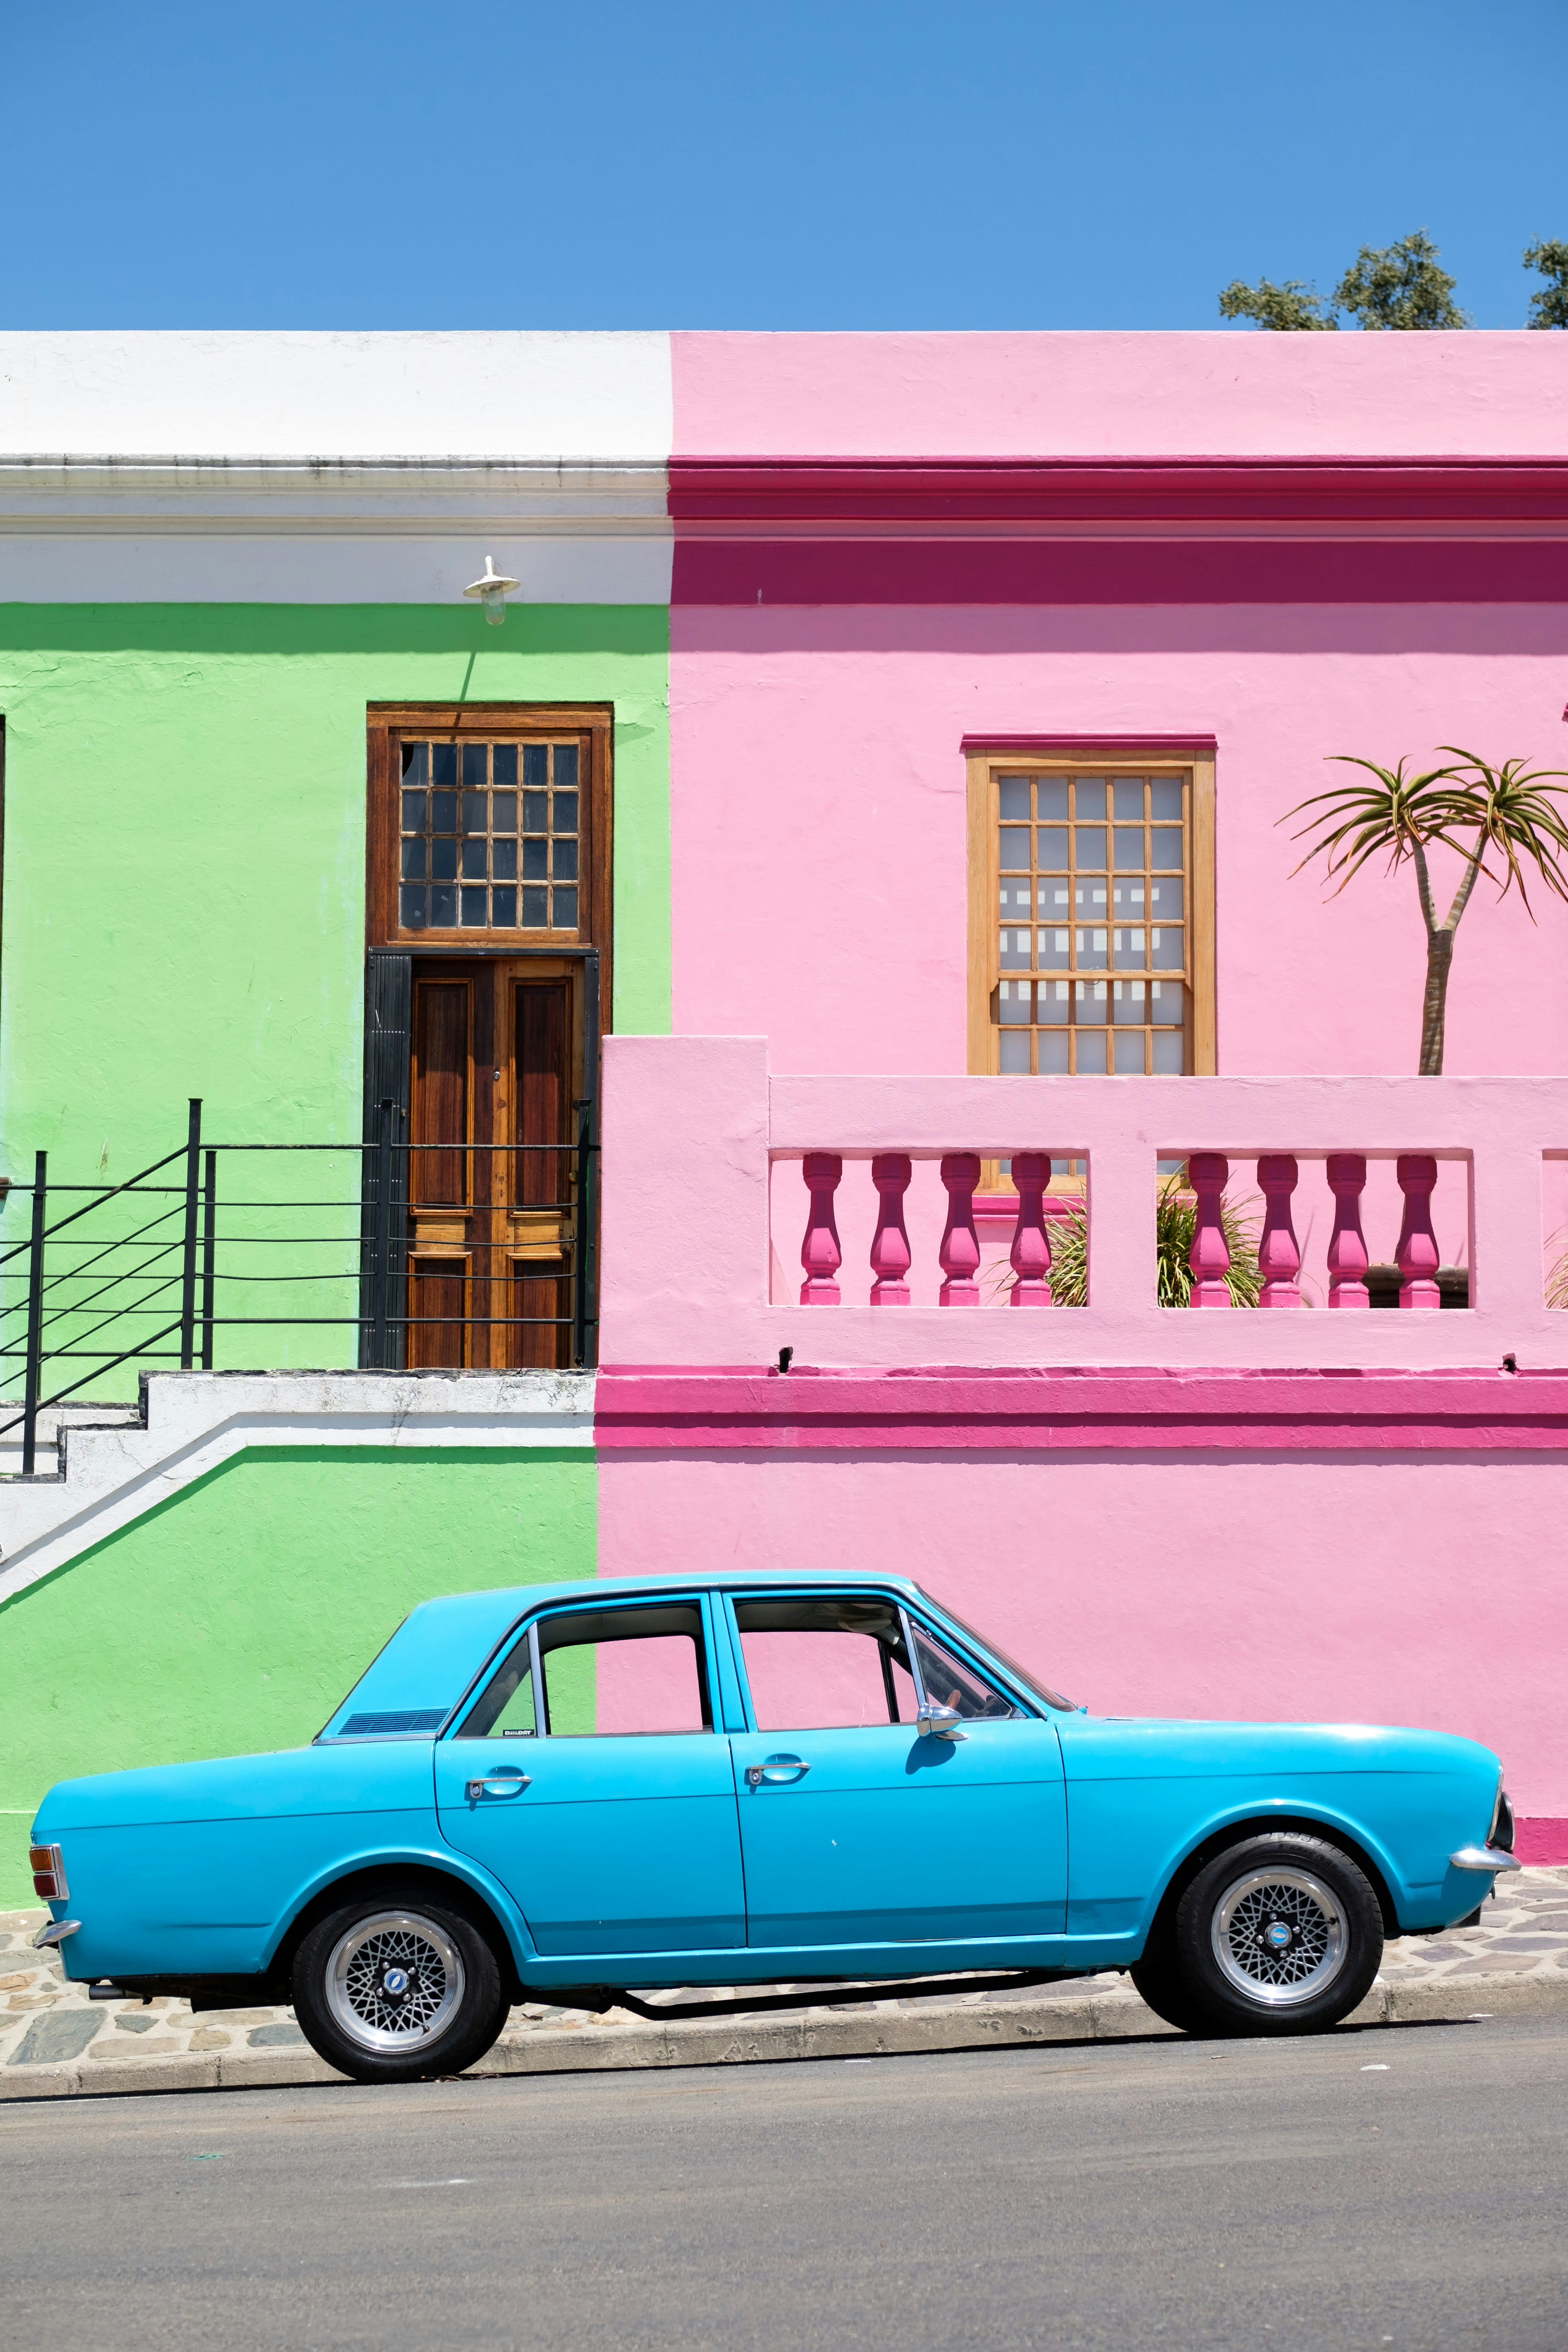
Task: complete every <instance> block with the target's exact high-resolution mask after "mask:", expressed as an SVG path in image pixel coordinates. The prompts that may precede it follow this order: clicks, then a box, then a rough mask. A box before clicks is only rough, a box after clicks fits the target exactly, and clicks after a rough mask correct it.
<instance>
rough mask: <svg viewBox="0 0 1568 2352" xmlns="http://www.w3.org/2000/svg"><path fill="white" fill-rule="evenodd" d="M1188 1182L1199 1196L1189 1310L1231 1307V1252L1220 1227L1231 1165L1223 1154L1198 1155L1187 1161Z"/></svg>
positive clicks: (1189, 1254) (1189, 1258) (1191, 1254)
mask: <svg viewBox="0 0 1568 2352" xmlns="http://www.w3.org/2000/svg"><path fill="white" fill-rule="evenodd" d="M1187 1181H1188V1182H1189V1184H1191V1186H1192V1188H1193V1190H1194V1192H1195V1193H1196V1194H1197V1196H1198V1202H1197V1213H1196V1215H1195V1217H1194V1223H1193V1245H1192V1247H1191V1249H1190V1250H1189V1251H1188V1252H1187V1264H1188V1265H1190V1266H1191V1267H1192V1269H1193V1288H1192V1296H1191V1297H1189V1299H1188V1301H1187V1304H1188V1306H1189V1307H1228V1306H1230V1305H1231V1303H1232V1302H1231V1296H1230V1285H1229V1284H1228V1283H1227V1282H1226V1278H1225V1277H1226V1274H1227V1273H1228V1272H1229V1271H1230V1250H1229V1246H1228V1244H1226V1238H1225V1228H1224V1226H1223V1225H1222V1224H1221V1223H1220V1215H1219V1204H1220V1195H1221V1194H1222V1193H1223V1192H1224V1191H1225V1188H1226V1184H1227V1183H1228V1182H1229V1181H1230V1162H1229V1161H1228V1160H1226V1157H1225V1154H1224V1153H1223V1152H1222V1151H1194V1153H1193V1155H1192V1158H1191V1159H1190V1160H1188V1161H1187Z"/></svg>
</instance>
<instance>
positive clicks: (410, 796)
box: [403, 793, 427, 833]
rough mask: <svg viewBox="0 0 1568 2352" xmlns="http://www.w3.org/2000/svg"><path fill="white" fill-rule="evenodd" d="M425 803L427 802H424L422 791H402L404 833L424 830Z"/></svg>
mask: <svg viewBox="0 0 1568 2352" xmlns="http://www.w3.org/2000/svg"><path fill="white" fill-rule="evenodd" d="M426 805H427V803H426V798H425V794H424V793H404V795H403V830H404V832H405V833H423V832H424V830H425V811H426Z"/></svg>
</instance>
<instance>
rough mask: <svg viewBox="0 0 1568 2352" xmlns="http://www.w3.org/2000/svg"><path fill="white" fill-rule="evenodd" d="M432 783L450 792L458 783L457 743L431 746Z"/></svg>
mask: <svg viewBox="0 0 1568 2352" xmlns="http://www.w3.org/2000/svg"><path fill="white" fill-rule="evenodd" d="M430 782H432V783H433V784H440V785H441V786H442V787H443V788H444V789H445V790H446V791H447V792H450V791H452V790H453V788H454V787H455V786H456V784H457V782H458V747H457V745H456V744H455V743H432V744H431V746H430Z"/></svg>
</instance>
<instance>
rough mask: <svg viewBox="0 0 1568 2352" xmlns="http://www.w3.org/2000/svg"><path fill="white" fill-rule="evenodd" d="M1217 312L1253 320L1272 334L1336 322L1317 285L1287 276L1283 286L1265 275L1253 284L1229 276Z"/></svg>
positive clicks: (1326, 327)
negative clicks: (1310, 284) (1309, 284)
mask: <svg viewBox="0 0 1568 2352" xmlns="http://www.w3.org/2000/svg"><path fill="white" fill-rule="evenodd" d="M1219 314H1220V317H1221V318H1222V319H1256V320H1257V321H1258V325H1259V326H1260V327H1268V328H1269V329H1271V330H1272V331H1274V332H1275V333H1276V334H1301V333H1303V332H1310V331H1324V330H1329V331H1332V330H1336V329H1337V328H1338V326H1339V323H1340V322H1339V320H1337V319H1336V318H1335V317H1334V315H1333V311H1332V309H1331V307H1330V306H1329V305H1327V304H1325V302H1324V300H1323V298H1322V296H1321V294H1320V293H1319V291H1318V289H1317V288H1316V287H1315V286H1304V285H1303V284H1302V283H1301V280H1300V278H1287V279H1286V280H1285V283H1284V285H1283V286H1276V285H1275V284H1274V283H1273V281H1272V280H1271V279H1270V278H1259V279H1258V283H1257V285H1256V286H1244V285H1243V284H1242V282H1241V279H1240V278H1233V279H1232V280H1231V282H1230V284H1229V285H1228V286H1227V287H1226V289H1225V291H1224V293H1223V294H1222V295H1221V296H1220V298H1219Z"/></svg>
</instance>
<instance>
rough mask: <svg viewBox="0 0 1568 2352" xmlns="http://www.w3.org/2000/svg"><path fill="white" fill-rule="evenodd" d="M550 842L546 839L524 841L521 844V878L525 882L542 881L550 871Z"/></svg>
mask: <svg viewBox="0 0 1568 2352" xmlns="http://www.w3.org/2000/svg"><path fill="white" fill-rule="evenodd" d="M549 858H550V844H549V843H548V842H547V841H525V842H524V843H523V845H522V878H523V880H524V881H525V882H542V881H543V879H544V877H545V876H546V874H548V872H549V871H550V866H549Z"/></svg>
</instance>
